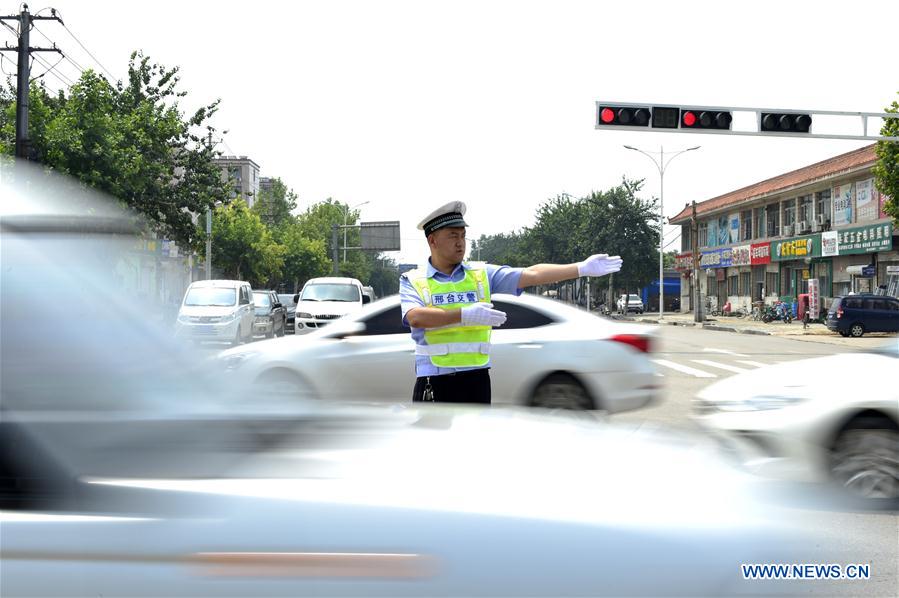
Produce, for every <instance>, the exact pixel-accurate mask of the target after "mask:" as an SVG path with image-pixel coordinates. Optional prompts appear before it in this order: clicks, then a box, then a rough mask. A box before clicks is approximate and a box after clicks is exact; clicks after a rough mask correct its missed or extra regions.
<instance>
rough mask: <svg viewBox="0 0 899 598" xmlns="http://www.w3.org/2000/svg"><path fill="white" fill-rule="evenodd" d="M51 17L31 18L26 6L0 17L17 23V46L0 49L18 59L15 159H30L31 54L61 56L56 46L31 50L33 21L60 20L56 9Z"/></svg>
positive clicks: (51, 11) (52, 11)
mask: <svg viewBox="0 0 899 598" xmlns="http://www.w3.org/2000/svg"><path fill="white" fill-rule="evenodd" d="M50 14H51V15H52V16H49V17H42V16H39V15H38V16H33V15H32V14H31V13H30V12H28V5H27V4H23V5H22V12H20V13H19V14H18V15H7V16H2V17H0V21H18V22H19V45H18V47H15V48H13V47H11V46H10V45H9V44H7V45H6V46H5V47H3V48H0V52H17V53H18V57H19V65H18V67H19V68H18V77H17V80H16V81H17V83H16V85H17V87H16V157H18V158H24V159H26V160H29V159H31V141H30V140H29V138H28V109H29V103H28V92H29V90H30V89H31V85H30V82H31V60H30V57H31V53H32V52H58V53H59V54H62V51H60V50H59V49H58V48H57V47H56V44H53V47H52V48H32V47H31V46H30V43H31V27H32V22H33V21H59V22H60V23H62V19H60V18H59V17H58V16H56V9H55V8H53V9H50Z"/></svg>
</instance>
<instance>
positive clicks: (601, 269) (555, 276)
mask: <svg viewBox="0 0 899 598" xmlns="http://www.w3.org/2000/svg"><path fill="white" fill-rule="evenodd" d="M621 264H622V261H621V258H620V257H618V256H617V255H613V256H611V257H610V256H609V255H607V254H605V253H597V254H595V255H591V256H590V257H588V258H587V259H585V260H584V261H582V262H577V263H576V264H564V265H563V264H536V265H534V266H531V267H530V268H525V269H524V270H523V271H522V273H521V278H519V280H518V288H519V289H523V288H525V287H531V286H534V285H538V284H552V283H554V282H561V281H563V280H571V279H572V278H578V277H579V276H605V275H606V274H612V273H613V272H618V271H619V270H621Z"/></svg>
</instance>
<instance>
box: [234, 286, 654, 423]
mask: <svg viewBox="0 0 899 598" xmlns="http://www.w3.org/2000/svg"><path fill="white" fill-rule="evenodd" d="M492 301H493V304H494V306H495V308H496V309H499V310H501V311H504V312H506V314H507V316H508V319H507V321H506V323H505V324H504V325H503V326H502V327H499V328H496V329H494V331H493V336H492V340H491V342H492V347H491V353H490V364H491V370H490V378H491V381H492V389H493V390H492V394H493V402H494V403H514V404H518V405H527V406H534V407H545V408H550V409H576V410H584V409H599V410H605V411H608V412H610V413H612V412H619V411H626V410H629V409H637V408H639V407H643V406H645V405H647V404H649V403H651V402H652V401H653V400H654V399H655V398H656V397H657V396H658V394H659V393H660V390H661V385H660V384H659V382H658V378H657V377H656V376H655V371H654V366H653V364H652V363H651V362H650V360H649V350H650V348H651V345H652V343H653V342H654V341H653V334H654V330H655V329H654V328H653V327H651V326H644V325H638V324H623V323H618V322H612V321H609V320H606V319H603V318H599V317H597V316H595V315H592V314H589V313H587V312H585V311H582V310H579V309H576V308H574V307H571V306H567V305H564V304H561V303H559V302H557V301H552V300H548V299H542V298H539V297H534V296H531V295H522V296H520V297H514V296H511V295H495V296H493V297H492ZM414 351H415V345H414V343H413V341H412V337H411V335H410V331H409V329H408V328H406V327H405V326H403V324H402V316H401V312H400V299H399V296H398V295H394V296H391V297H386V298H384V299H382V300H380V301H377V302H375V303H373V304H371V305H368V306H366V307H365V308H363V309H362V311H360V312H358V313H355V314H352V315H349V316H347V317H345V318H341V319H340V320H338V321H336V322H334V323H332V324H330V325H329V326H328V327H326V328H324V329H322V330H319V331H317V332H314V333H312V334H309V335H306V336H304V337H296V338H285V339H276V340H273V341H267V342H265V343H260V344H257V345H253V346H249V347H244V348H235V349H231V350H227V351H223V352H222V353H220V354H219V357H218V358H219V359H220V360H221V367H222V368H223V369H225V370H226V371H227V373H228V376H229V377H230V378H231V379H232V380H234V381H235V383H241V382H242V383H248V384H251V385H253V386H256V387H259V388H268V389H271V390H279V391H283V392H285V393H288V394H294V395H296V396H312V397H316V398H323V399H349V400H357V401H362V402H368V401H379V402H381V401H390V402H397V401H400V402H405V401H407V400H411V395H412V387H413V385H414V384H415V368H414V360H415V355H414Z"/></svg>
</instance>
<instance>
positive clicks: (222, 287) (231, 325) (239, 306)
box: [175, 280, 255, 345]
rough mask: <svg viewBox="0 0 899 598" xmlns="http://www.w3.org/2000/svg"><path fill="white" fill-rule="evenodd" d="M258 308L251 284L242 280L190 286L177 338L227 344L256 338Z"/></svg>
mask: <svg viewBox="0 0 899 598" xmlns="http://www.w3.org/2000/svg"><path fill="white" fill-rule="evenodd" d="M254 317H255V305H254V303H253V289H252V288H251V287H250V283H248V282H244V281H241V280H198V281H196V282H192V283H190V286H189V287H187V292H186V293H184V299H183V300H182V301H181V309H180V310H178V322H177V324H176V327H175V335H176V336H178V337H180V338H185V339H190V340H198V341H199V340H209V341H227V342H230V343H232V344H234V345H237V344H239V343H241V342H244V341H248V340H251V339H252V338H253V319H254Z"/></svg>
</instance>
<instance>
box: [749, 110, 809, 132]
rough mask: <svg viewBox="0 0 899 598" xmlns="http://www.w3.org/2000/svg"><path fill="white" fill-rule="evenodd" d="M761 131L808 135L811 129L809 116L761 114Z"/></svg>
mask: <svg viewBox="0 0 899 598" xmlns="http://www.w3.org/2000/svg"><path fill="white" fill-rule="evenodd" d="M759 128H760V130H762V131H771V132H775V133H808V132H809V130H811V128H812V117H811V115H810V114H796V113H780V112H762V122H761V126H760V127H759Z"/></svg>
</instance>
